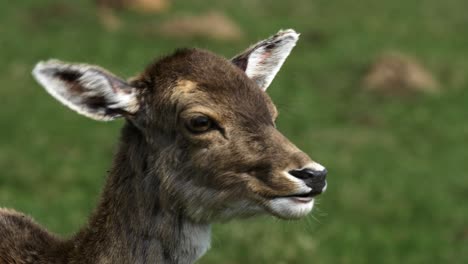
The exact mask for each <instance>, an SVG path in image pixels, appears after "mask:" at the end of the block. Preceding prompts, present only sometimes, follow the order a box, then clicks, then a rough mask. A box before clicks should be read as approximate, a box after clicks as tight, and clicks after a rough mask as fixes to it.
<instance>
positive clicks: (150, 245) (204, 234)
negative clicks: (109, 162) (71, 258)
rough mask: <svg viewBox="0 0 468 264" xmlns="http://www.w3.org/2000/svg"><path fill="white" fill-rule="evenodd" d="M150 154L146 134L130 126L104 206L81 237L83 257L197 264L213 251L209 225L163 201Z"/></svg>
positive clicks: (77, 239) (79, 255)
mask: <svg viewBox="0 0 468 264" xmlns="http://www.w3.org/2000/svg"><path fill="white" fill-rule="evenodd" d="M156 151H157V150H156ZM149 152H150V151H149V149H148V147H147V143H146V141H145V140H144V138H143V137H142V136H141V134H140V133H139V132H138V131H137V130H136V128H134V127H133V126H132V125H130V124H127V125H126V126H125V127H124V129H123V133H122V143H121V146H120V149H119V152H118V153H117V155H116V157H115V159H114V165H113V168H112V170H111V172H110V175H109V178H108V180H107V182H106V186H105V189H104V192H103V194H102V197H101V200H100V203H99V205H98V207H97V209H96V211H95V213H94V214H93V215H92V217H91V218H90V221H89V225H88V226H87V227H85V228H84V229H83V230H82V231H81V232H80V233H79V234H78V235H77V236H76V237H75V240H74V243H75V245H74V247H75V252H74V253H73V255H75V256H76V257H77V258H83V257H85V256H86V257H89V258H90V259H89V260H90V263H194V262H195V261H196V260H197V259H198V258H199V257H201V256H202V255H203V254H204V253H205V252H206V250H207V249H208V248H209V244H210V225H209V224H208V223H196V222H193V221H191V220H190V219H188V218H187V217H185V216H184V214H183V213H182V211H181V210H178V209H177V207H173V206H168V205H167V204H166V205H163V203H162V202H161V199H160V197H161V190H160V188H159V187H160V185H159V177H158V170H157V169H156V170H154V168H153V169H148V167H149V166H148V164H147V163H148V161H150V160H151V159H150V155H153V154H154V153H149ZM156 155H157V154H156ZM148 171H150V172H148ZM86 257H85V258H86ZM80 263H87V262H80Z"/></svg>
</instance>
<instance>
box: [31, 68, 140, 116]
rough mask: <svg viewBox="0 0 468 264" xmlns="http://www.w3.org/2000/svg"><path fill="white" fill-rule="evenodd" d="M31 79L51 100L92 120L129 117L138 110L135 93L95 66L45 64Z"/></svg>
mask: <svg viewBox="0 0 468 264" xmlns="http://www.w3.org/2000/svg"><path fill="white" fill-rule="evenodd" d="M33 75H34V77H35V78H36V80H37V81H38V82H39V83H40V84H41V85H42V86H44V88H45V89H46V90H47V91H48V92H49V93H50V94H51V95H52V96H53V97H55V99H57V100H58V101H60V102H61V103H63V104H64V105H66V106H68V107H69V108H71V109H72V110H74V111H76V112H78V113H79V114H82V115H84V116H87V117H89V118H92V119H95V120H100V121H107V120H112V119H115V118H118V117H129V116H132V115H133V114H135V113H136V112H137V111H138V109H139V102H138V98H137V97H138V96H137V95H138V92H139V91H138V89H137V88H135V87H132V86H131V85H130V84H128V83H127V82H126V81H124V80H122V79H121V78H119V77H117V76H115V75H113V74H112V73H110V72H108V71H106V70H104V69H103V68H101V67H98V66H93V65H88V64H75V63H66V62H61V61H58V60H49V61H45V62H39V63H38V64H37V65H36V67H35V68H34V70H33Z"/></svg>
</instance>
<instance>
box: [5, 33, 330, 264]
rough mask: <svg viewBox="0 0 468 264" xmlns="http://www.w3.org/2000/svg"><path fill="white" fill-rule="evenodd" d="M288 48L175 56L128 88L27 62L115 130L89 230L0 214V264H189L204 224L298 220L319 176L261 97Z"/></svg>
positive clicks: (285, 44) (282, 41)
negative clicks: (51, 227) (63, 229)
mask: <svg viewBox="0 0 468 264" xmlns="http://www.w3.org/2000/svg"><path fill="white" fill-rule="evenodd" d="M298 39H299V34H298V33H297V32H295V31H294V30H292V29H288V30H280V31H279V32H278V33H277V34H275V35H273V36H270V37H269V38H267V39H264V40H262V41H259V42H257V43H256V44H254V45H252V46H250V47H249V48H248V49H247V50H245V51H244V52H241V53H240V54H239V55H237V56H235V57H234V58H232V59H230V60H228V59H225V58H223V57H221V56H218V55H215V54H214V53H212V52H209V51H206V50H203V49H198V48H185V49H178V50H176V51H175V52H174V53H172V54H171V55H168V56H165V57H162V58H160V59H156V60H155V61H154V62H152V63H151V64H149V65H148V66H147V67H146V68H145V69H144V71H143V72H142V73H140V74H138V75H137V76H136V77H132V78H130V79H128V80H125V79H123V78H120V77H118V76H117V75H114V74H112V73H111V72H110V71H108V70H105V69H104V68H101V67H98V66H94V65H89V64H80V63H67V62H63V61H59V60H47V61H41V62H39V63H37V65H36V66H35V67H34V70H33V76H34V77H35V79H36V80H37V81H38V83H39V84H41V85H42V86H43V87H44V88H45V90H46V91H47V92H48V93H49V94H50V95H52V97H54V98H55V99H57V100H58V101H60V102H61V103H63V104H64V105H65V106H67V107H68V108H70V109H72V110H74V111H75V112H77V113H79V114H81V115H84V116H86V117H89V118H91V119H94V120H98V121H110V120H115V119H118V118H122V119H123V120H124V124H123V128H122V130H121V135H120V140H119V144H118V148H117V151H116V153H115V156H114V158H113V162H112V167H111V170H110V171H109V172H108V176H107V180H106V182H105V186H104V188H103V191H102V193H101V196H100V199H99V202H98V205H97V207H96V209H95V210H94V211H93V212H92V213H91V215H90V217H89V220H88V222H87V224H85V225H84V227H82V228H81V229H80V230H79V231H78V232H77V233H75V234H73V235H71V236H70V238H61V237H59V236H56V235H54V234H52V233H49V232H48V231H46V230H45V229H44V228H42V227H41V226H40V225H39V224H37V223H36V222H35V221H34V220H33V219H32V218H30V217H29V216H27V215H25V214H22V213H19V212H16V211H14V210H12V209H0V262H1V263H17V264H26V263H35V264H45V263H57V264H58V263H68V264H75V263H99V264H104V263H163V264H166V263H172V264H175V263H177V264H179V263H182V264H185V263H194V262H196V261H197V260H198V259H199V258H200V257H201V256H202V255H204V254H205V253H206V251H207V250H208V249H209V248H210V237H211V225H212V224H214V223H219V222H225V221H228V220H231V219H233V218H245V217H252V216H256V215H271V216H274V217H276V218H279V219H299V218H303V217H305V216H306V215H308V214H309V213H310V212H311V211H312V209H313V206H314V201H315V199H316V196H317V195H319V194H321V193H322V192H324V191H325V189H326V186H327V182H326V175H327V170H326V169H325V167H323V166H322V165H320V164H319V163H317V162H315V161H313V160H312V159H311V158H310V157H309V156H308V155H307V154H305V153H304V152H303V151H301V150H300V149H299V148H298V147H296V146H295V145H294V144H293V143H291V142H290V141H289V140H288V139H287V138H286V137H285V136H284V135H283V134H281V133H280V132H279V131H278V129H277V128H276V125H275V121H276V118H277V116H278V111H277V109H276V107H275V105H274V104H273V102H272V100H271V99H270V97H269V96H268V95H267V93H266V90H267V88H268V86H269V85H270V83H271V82H272V80H273V78H274V77H275V76H276V74H277V73H278V71H279V70H280V68H281V66H282V65H283V63H284V61H285V60H286V58H287V57H288V56H289V54H290V52H291V50H292V49H293V47H294V46H295V45H296V42H297V40H298Z"/></svg>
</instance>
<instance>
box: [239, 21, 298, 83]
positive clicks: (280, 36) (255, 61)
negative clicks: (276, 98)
mask: <svg viewBox="0 0 468 264" xmlns="http://www.w3.org/2000/svg"><path fill="white" fill-rule="evenodd" d="M298 39H299V34H298V33H296V31H294V30H292V29H288V30H280V31H279V32H278V33H276V35H274V36H271V37H269V38H268V39H265V40H262V41H260V42H258V43H256V44H254V45H252V46H251V47H250V48H248V49H247V50H246V51H244V52H242V53H241V54H239V55H237V56H235V57H234V58H232V59H231V62H232V63H234V64H235V65H236V66H237V67H239V68H241V69H242V70H243V71H245V73H246V74H247V76H249V78H251V79H252V80H254V81H255V82H256V83H257V84H258V86H260V88H262V90H264V91H265V90H266V89H267V88H268V86H269V85H270V83H271V81H272V80H273V78H275V76H276V74H277V73H278V71H279V70H280V68H281V66H282V65H283V63H284V61H285V60H286V58H287V57H288V56H289V53H291V50H292V49H293V48H294V46H295V45H296V42H297V40H298Z"/></svg>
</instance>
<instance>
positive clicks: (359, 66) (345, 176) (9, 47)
mask: <svg viewBox="0 0 468 264" xmlns="http://www.w3.org/2000/svg"><path fill="white" fill-rule="evenodd" d="M57 3H62V6H65V7H67V8H65V9H57V8H55V9H54V8H53V7H54V6H55V7H57V6H60V5H57ZM51 7H52V8H51ZM211 9H221V10H223V11H225V12H226V13H227V14H228V15H229V16H231V17H232V18H233V19H235V20H236V21H237V22H238V23H239V24H240V25H241V26H242V28H243V29H244V30H245V31H246V37H245V38H244V39H243V40H241V41H238V42H233V43H229V42H222V41H210V40H206V39H202V38H200V39H190V40H178V39H171V38H168V37H164V36H160V35H158V34H155V33H148V32H146V31H143V32H142V30H140V29H141V28H142V27H151V26H155V27H156V26H157V24H158V22H159V21H162V20H164V19H165V18H167V17H169V16H171V15H173V14H175V13H187V12H196V13H197V12H198V13H199V12H202V11H205V10H211ZM467 9H468V2H466V1H462V0H446V1H438V0H425V1H422V0H415V1H403V0H394V1H390V0H388V1H372V0H362V1H338V0H335V1H330V0H315V1H310V0H296V1H287V2H284V1H267V0H253V1H247V0H240V1H232V2H230V1H200V0H198V1H192V2H190V3H185V1H175V2H174V5H173V8H172V9H171V11H170V12H169V13H167V14H163V15H160V16H148V15H146V16H138V15H136V14H131V13H122V14H121V16H122V17H123V19H124V20H125V21H126V24H125V26H124V28H123V29H122V30H120V31H118V32H106V31H105V30H103V29H102V28H101V27H100V26H99V24H98V20H97V19H96V17H95V11H94V9H93V6H92V4H91V1H81V2H78V1H65V0H63V1H61V2H59V0H42V1H33V0H24V1H9V2H8V1H3V2H2V3H0V47H1V49H0V55H1V56H0V57H1V58H2V59H1V60H0V86H1V88H0V98H2V105H1V111H0V124H1V128H2V130H1V131H0V171H1V177H0V205H1V206H3V207H12V208H16V209H17V210H19V211H23V212H26V213H27V214H30V215H32V216H33V217H34V218H35V219H36V220H37V221H38V222H40V223H41V224H43V225H44V226H46V227H47V228H49V229H50V230H51V231H54V232H57V233H60V234H63V235H68V234H71V233H73V232H74V231H76V230H77V229H78V228H79V227H80V226H81V225H82V224H84V223H85V221H86V217H87V215H88V214H89V213H90V211H91V210H92V209H93V207H94V205H95V203H96V200H97V198H98V195H99V191H100V188H101V187H102V184H103V181H104V175H105V173H106V170H107V169H108V167H109V166H110V161H111V158H112V153H113V151H114V150H115V143H116V140H117V136H118V133H119V127H120V126H121V124H122V123H121V122H116V123H98V122H93V121H90V120H88V119H85V118H83V117H80V116H78V115H76V114H75V113H73V112H71V111H68V110H65V108H64V107H62V106H61V105H60V104H59V103H57V102H56V101H54V99H52V98H51V97H50V96H49V95H47V94H46V93H45V92H44V91H43V90H42V89H41V88H39V86H38V85H37V84H36V83H35V82H34V81H33V79H32V77H31V75H30V71H31V69H32V67H33V65H34V64H35V63H36V62H37V61H38V60H41V59H46V58H49V57H56V58H61V59H64V60H69V61H86V62H89V63H94V64H100V65H103V66H104V67H106V68H109V69H111V70H112V71H114V72H116V73H118V74H121V75H123V76H131V75H132V74H134V73H136V72H138V71H139V70H141V69H142V67H143V66H144V65H145V64H146V63H148V62H149V61H151V60H152V59H153V57H155V56H160V55H162V54H166V53H168V52H170V51H172V50H173V49H174V48H176V47H182V46H197V47H202V48H207V49H210V50H213V51H215V52H217V53H220V54H223V55H225V56H226V57H230V56H232V55H234V54H236V53H237V52H239V51H240V50H243V49H244V48H245V47H247V46H248V45H249V44H250V43H252V42H254V41H256V40H258V39H260V38H263V37H266V36H268V35H269V34H271V33H274V32H276V31H277V30H278V29H279V28H288V27H292V28H295V29H297V30H298V31H299V32H301V33H302V38H301V40H300V42H299V44H298V46H297V48H296V49H295V50H294V51H293V53H292V55H291V57H290V58H289V59H288V61H287V63H286V64H285V66H284V68H283V69H282V71H281V72H280V73H279V75H278V76H277V78H276V79H275V81H274V82H273V84H272V86H271V87H270V88H269V93H270V95H271V96H272V98H273V99H274V101H275V102H276V103H277V105H278V106H279V110H280V112H281V115H280V118H279V127H280V129H281V130H282V131H283V132H284V133H285V134H286V135H287V136H288V137H289V138H290V139H291V140H292V141H293V142H295V143H296V144H297V145H298V146H300V147H301V148H302V149H304V150H306V152H308V153H309V154H310V155H311V156H312V158H314V159H316V160H317V161H319V162H321V163H323V164H325V165H326V166H327V168H328V169H329V171H330V174H329V188H328V191H327V193H326V194H324V195H323V196H322V197H321V198H320V199H319V202H318V206H317V209H316V210H315V211H314V212H313V214H312V215H311V216H310V217H308V218H307V219H304V220H301V221H292V222H284V221H279V220H275V219H272V218H270V217H260V218H254V219H249V220H242V221H232V222H229V223H224V224H217V225H215V226H214V234H213V243H212V244H213V245H212V250H211V251H209V253H208V254H206V255H205V256H204V257H203V258H202V259H201V260H200V263H205V264H209V263H224V264H230V263H278V264H279V263H467V262H468V250H466V249H467V248H468V220H467V219H468V208H467V206H466V201H467V200H468V176H467V174H466V172H467V171H468V163H467V162H466V161H467V157H468V155H467V151H466V146H467V143H468V121H467V114H466V113H467V111H468V106H467V104H468V89H467V88H468V60H467V58H466V57H467V56H468V35H467V34H466V27H467V26H468V16H466V10H467ZM51 10H52V11H51ZM54 10H55V11H54ZM145 32H146V33H145ZM387 50H399V51H402V52H405V53H408V54H412V55H413V56H416V57H418V58H419V59H420V60H421V61H422V62H423V63H424V64H425V65H427V66H428V68H429V69H430V70H431V71H432V72H433V73H434V75H435V76H436V77H437V78H438V79H439V81H440V82H441V84H442V90H443V92H442V93H441V94H440V95H438V96H424V95H420V96H415V97H411V98H387V97H380V96H376V95H372V94H367V93H365V92H363V91H362V89H361V88H362V87H361V86H360V77H361V76H362V74H363V71H364V70H365V67H366V65H367V64H368V63H369V62H370V61H371V60H372V58H374V57H375V56H376V55H378V54H380V53H381V52H382V51H387ZM0 237H1V234H0Z"/></svg>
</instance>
